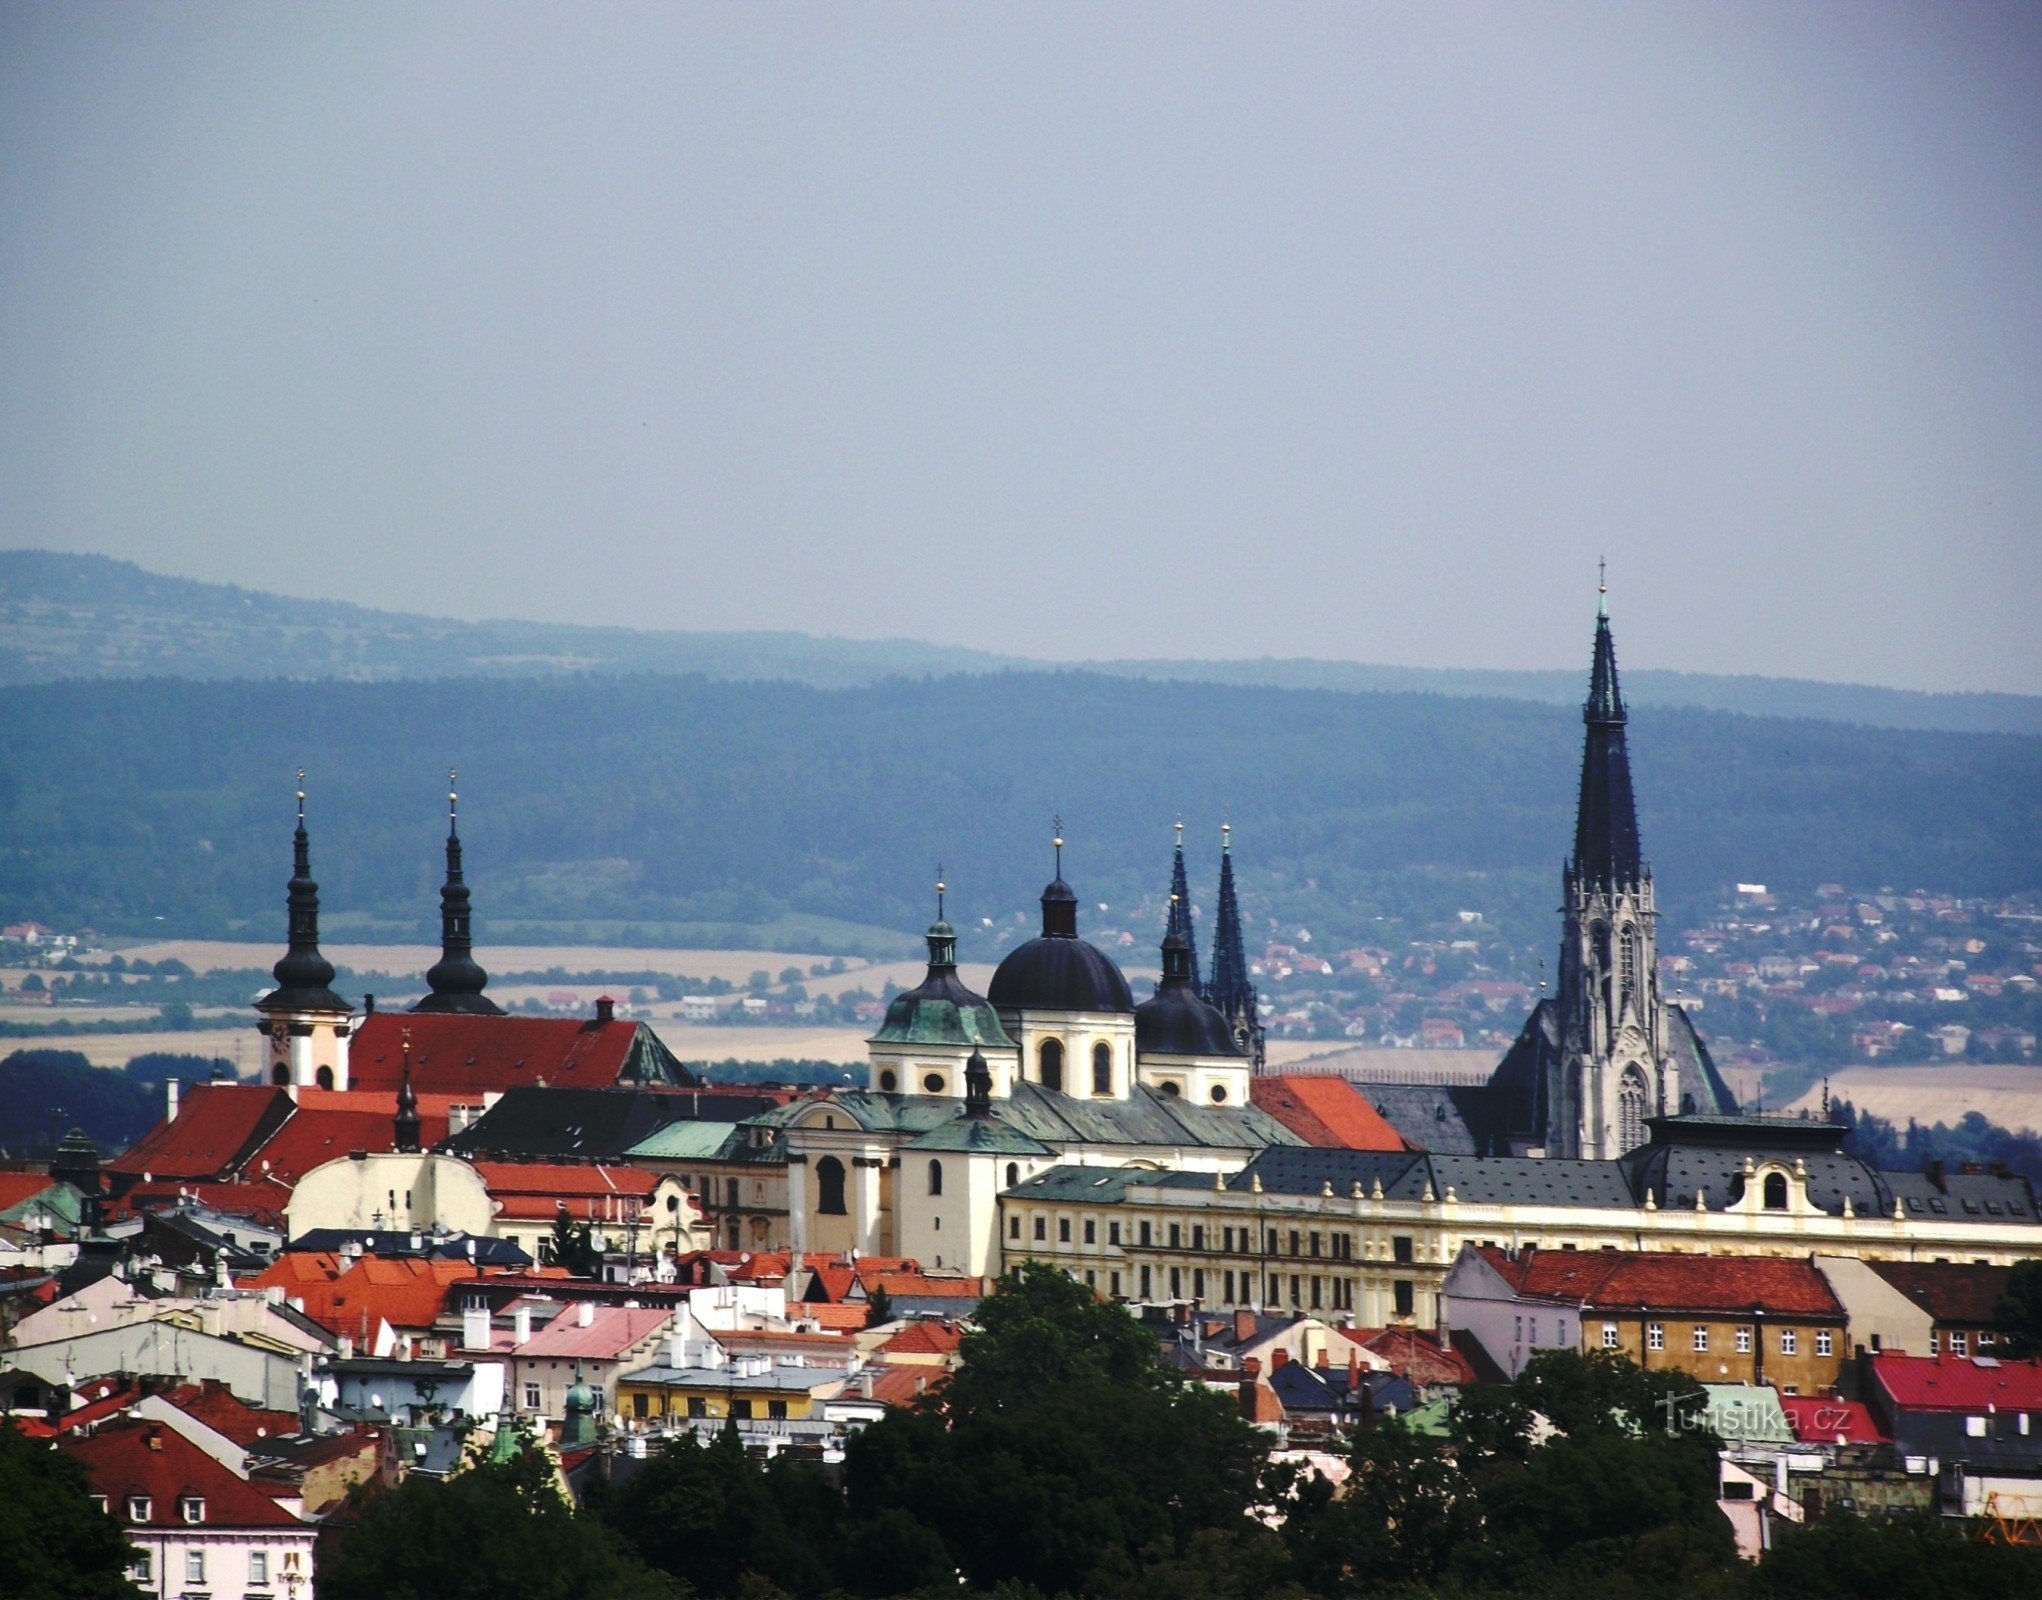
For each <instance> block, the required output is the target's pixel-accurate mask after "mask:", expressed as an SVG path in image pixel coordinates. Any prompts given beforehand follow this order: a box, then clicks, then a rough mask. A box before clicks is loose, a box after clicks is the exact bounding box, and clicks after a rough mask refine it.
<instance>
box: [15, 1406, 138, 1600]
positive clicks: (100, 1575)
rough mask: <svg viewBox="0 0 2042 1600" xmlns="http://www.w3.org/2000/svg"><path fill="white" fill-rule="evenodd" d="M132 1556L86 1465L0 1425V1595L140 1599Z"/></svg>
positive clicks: (46, 1599) (31, 1599)
mask: <svg viewBox="0 0 2042 1600" xmlns="http://www.w3.org/2000/svg"><path fill="white" fill-rule="evenodd" d="M132 1556H133V1552H132V1551H130V1550H129V1549H128V1545H127V1541H126V1540H124V1539H123V1538H122V1537H121V1532H120V1528H119V1526H118V1525H117V1524H116V1523H115V1522H114V1520H113V1519H112V1518H111V1517H109V1516H107V1515H106V1513H104V1512H103V1511H101V1510H99V1508H98V1507H96V1506H95V1505H93V1503H92V1485H91V1481H90V1480H89V1479H88V1477H87V1476H86V1472H85V1468H84V1467H83V1466H81V1465H80V1464H79V1463H78V1462H76V1461H74V1460H72V1459H71V1458H70V1457H69V1456H67V1455H64V1454H63V1453H62V1452H61V1451H59V1450H58V1449H57V1448H56V1447H55V1446H54V1445H51V1444H48V1443H46V1442H44V1441H42V1440H39V1439H30V1438H28V1437H27V1436H26V1435H24V1434H23V1433H22V1432H21V1430H20V1429H19V1428H17V1427H15V1426H14V1424H13V1423H12V1422H10V1421H5V1420H0V1594H4V1595H6V1596H8V1600H129V1597H134V1600H140V1595H141V1591H140V1590H139V1589H137V1588H136V1587H135V1586H134V1585H133V1584H132V1583H130V1582H129V1581H128V1577H127V1567H128V1562H129V1561H130V1560H131V1559H132Z"/></svg>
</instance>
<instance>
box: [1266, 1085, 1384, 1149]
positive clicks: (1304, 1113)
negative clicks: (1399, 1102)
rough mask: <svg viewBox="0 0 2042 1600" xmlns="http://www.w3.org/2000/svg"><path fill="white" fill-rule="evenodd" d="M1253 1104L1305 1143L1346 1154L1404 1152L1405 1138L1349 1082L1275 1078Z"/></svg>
mask: <svg viewBox="0 0 2042 1600" xmlns="http://www.w3.org/2000/svg"><path fill="white" fill-rule="evenodd" d="M1248 1092H1249V1098H1250V1099H1251V1100H1252V1101H1253V1102H1254V1104H1255V1105H1256V1106H1258V1107H1260V1108H1261V1109H1262V1110H1264V1111H1266V1112H1268V1113H1269V1115H1271V1116H1272V1117H1274V1118H1276V1120H1277V1121H1278V1122H1280V1123H1282V1124H1283V1125H1284V1126H1285V1127H1286V1128H1288V1129H1290V1131H1291V1132H1292V1133H1294V1134H1296V1135H1297V1136H1298V1137H1299V1138H1300V1139H1302V1140H1304V1141H1305V1143H1307V1144H1311V1145H1319V1146H1322V1147H1325V1148H1328V1149H1342V1150H1403V1149H1405V1148H1407V1146H1406V1142H1405V1139H1404V1136H1403V1135H1402V1134H1400V1133H1399V1132H1398V1131H1397V1130H1396V1129H1395V1128H1393V1127H1391V1126H1390V1124H1389V1122H1388V1121H1387V1120H1386V1119H1385V1118H1384V1117H1383V1115H1382V1113H1381V1112H1379V1111H1377V1110H1376V1108H1375V1107H1374V1106H1373V1105H1371V1104H1370V1103H1369V1101H1368V1100H1367V1098H1366V1097H1365V1096H1363V1095H1362V1093H1361V1091H1360V1090H1358V1089H1356V1088H1355V1086H1354V1085H1353V1084H1351V1083H1349V1082H1348V1081H1347V1080H1346V1079H1345V1078H1341V1077H1335V1076H1333V1075H1331V1074H1320V1075H1312V1074H1308V1073H1294V1074H1277V1073H1271V1074H1268V1075H1267V1076H1264V1077H1259V1078H1256V1079H1254V1080H1253V1082H1252V1083H1251V1084H1250V1085H1249V1091H1248Z"/></svg>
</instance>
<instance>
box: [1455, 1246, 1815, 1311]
mask: <svg viewBox="0 0 2042 1600" xmlns="http://www.w3.org/2000/svg"><path fill="white" fill-rule="evenodd" d="M1480 1249H1481V1252H1482V1255H1483V1257H1484V1258H1485V1259H1486V1260H1487V1261H1488V1262H1489V1264H1490V1265H1491V1266H1492V1267H1494V1268H1495V1269H1496V1270H1497V1272H1499V1273H1501V1274H1502V1275H1503V1277H1504V1279H1505V1281H1506V1282H1508V1283H1511V1284H1512V1285H1514V1286H1515V1287H1517V1288H1518V1289H1520V1290H1522V1291H1523V1292H1525V1293H1527V1294H1534V1295H1539V1296H1541V1297H1544V1298H1548V1299H1554V1300H1565V1301H1568V1302H1570V1303H1573V1304H1577V1305H1580V1306H1583V1307H1585V1308H1591V1309H1592V1308H1605V1309H1609V1310H1630V1309H1636V1308H1639V1307H1642V1308H1644V1309H1646V1310H1648V1311H1665V1312H1677V1311H1692V1312H1699V1313H1709V1312H1718V1313H1723V1314H1727V1315H1736V1314H1738V1313H1741V1312H1744V1311H1748V1310H1750V1309H1751V1308H1752V1307H1753V1306H1758V1307H1762V1308H1763V1309H1764V1310H1765V1312H1766V1313H1767V1314H1768V1315H1770V1316H1798V1317H1815V1318H1823V1319H1833V1320H1841V1319H1842V1317H1843V1307H1842V1305H1841V1304H1840V1303H1839V1302H1838V1300H1837V1298H1836V1296H1835V1295H1834V1294H1833V1293H1831V1292H1830V1287H1829V1280H1828V1279H1826V1278H1824V1277H1823V1276H1822V1274H1821V1273H1820V1272H1818V1271H1816V1269H1815V1267H1814V1265H1813V1264H1812V1263H1811V1262H1809V1261H1806V1260H1800V1259H1788V1258H1785V1257H1780V1256H1705V1255H1677V1254H1673V1253H1671V1252H1662V1251H1644V1250H1526V1251H1524V1252H1522V1253H1521V1254H1519V1255H1518V1257H1517V1258H1516V1259H1515V1260H1512V1259H1511V1257H1510V1256H1509V1254H1508V1253H1506V1252H1505V1251H1503V1250H1501V1249H1499V1248H1497V1247H1496V1246H1494V1245H1483V1246H1480Z"/></svg>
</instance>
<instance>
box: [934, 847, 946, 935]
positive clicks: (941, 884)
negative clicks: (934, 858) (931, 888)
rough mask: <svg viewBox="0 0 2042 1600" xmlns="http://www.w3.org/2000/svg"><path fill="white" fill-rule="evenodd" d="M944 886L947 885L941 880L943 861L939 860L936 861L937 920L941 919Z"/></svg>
mask: <svg viewBox="0 0 2042 1600" xmlns="http://www.w3.org/2000/svg"><path fill="white" fill-rule="evenodd" d="M946 887H947V885H946V884H945V883H944V882H943V863H942V862H940V861H939V862H937V863H936V920H937V921H938V922H941V921H942V920H943V891H944V889H945V888H946Z"/></svg>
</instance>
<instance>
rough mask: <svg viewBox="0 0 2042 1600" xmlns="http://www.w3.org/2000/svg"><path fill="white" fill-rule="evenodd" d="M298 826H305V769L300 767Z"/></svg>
mask: <svg viewBox="0 0 2042 1600" xmlns="http://www.w3.org/2000/svg"><path fill="white" fill-rule="evenodd" d="M298 826H299V827H301V828H302V827H304V826H305V769H304V768H303V767H300V768H299V769H298Z"/></svg>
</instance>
